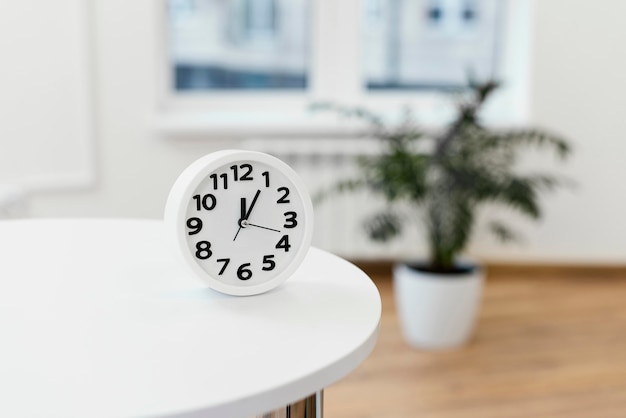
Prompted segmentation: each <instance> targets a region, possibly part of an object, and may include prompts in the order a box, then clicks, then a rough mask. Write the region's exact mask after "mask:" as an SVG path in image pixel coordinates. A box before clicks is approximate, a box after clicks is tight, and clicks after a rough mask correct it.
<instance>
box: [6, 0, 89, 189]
mask: <svg viewBox="0 0 626 418" xmlns="http://www.w3.org/2000/svg"><path fill="white" fill-rule="evenodd" d="M87 5H88V2H85V1H82V0H55V1H46V0H21V1H4V2H1V3H0V184H13V185H19V186H23V187H24V188H26V189H29V190H32V189H34V190H46V189H51V188H53V189H56V188H66V187H84V186H87V185H89V184H91V182H92V181H93V171H94V167H93V155H92V147H93V129H92V116H93V115H92V107H91V106H92V104H91V94H90V71H89V69H90V67H89V65H90V59H89V53H90V51H89V37H88V33H89V31H88V11H87Z"/></svg>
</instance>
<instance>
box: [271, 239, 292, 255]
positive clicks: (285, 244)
mask: <svg viewBox="0 0 626 418" xmlns="http://www.w3.org/2000/svg"><path fill="white" fill-rule="evenodd" d="M275 248H278V249H281V248H282V249H283V250H285V252H288V251H289V248H291V245H290V244H289V235H283V236H282V238H281V239H280V241H278V243H276V247H275Z"/></svg>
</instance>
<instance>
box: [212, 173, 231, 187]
mask: <svg viewBox="0 0 626 418" xmlns="http://www.w3.org/2000/svg"><path fill="white" fill-rule="evenodd" d="M218 177H219V178H218ZM209 178H210V179H211V180H213V189H214V190H217V189H218V188H219V185H220V182H219V179H220V178H221V179H222V183H223V185H224V190H226V189H228V175H227V174H226V173H222V174H220V175H219V176H218V175H217V174H215V173H213V174H211V175H210V176H209Z"/></svg>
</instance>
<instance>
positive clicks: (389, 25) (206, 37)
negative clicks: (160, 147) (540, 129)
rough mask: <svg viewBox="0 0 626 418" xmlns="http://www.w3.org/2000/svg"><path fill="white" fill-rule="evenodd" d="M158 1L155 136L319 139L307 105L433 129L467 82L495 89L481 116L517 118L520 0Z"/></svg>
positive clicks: (522, 32) (524, 25)
mask: <svg viewBox="0 0 626 418" xmlns="http://www.w3.org/2000/svg"><path fill="white" fill-rule="evenodd" d="M165 1H166V2H167V5H168V7H167V13H166V18H165V19H164V21H165V22H166V30H165V33H166V44H167V48H165V54H164V63H165V65H164V66H165V67H166V68H167V71H166V77H164V79H163V83H162V86H164V97H165V100H164V102H163V103H164V108H166V110H167V112H168V115H167V117H165V118H160V119H161V120H162V121H163V122H162V123H161V125H163V126H164V127H165V129H167V128H168V127H170V128H172V129H174V130H180V129H185V127H186V126H189V125H190V124H191V125H193V124H195V126H193V127H192V128H194V129H196V130H201V131H203V130H209V131H210V130H212V129H213V128H215V126H216V124H217V125H219V127H218V128H216V129H217V130H219V131H220V132H230V131H232V130H234V131H237V130H238V129H239V130H241V129H244V128H245V129H250V130H251V131H253V132H258V133H260V134H262V133H264V132H267V131H268V130H269V131H270V132H273V131H272V129H274V128H277V127H278V128H279V129H278V130H279V131H280V130H281V128H280V127H284V126H289V129H287V130H286V131H281V132H282V133H285V132H287V133H294V134H300V133H305V134H306V133H311V129H312V130H313V131H315V130H318V131H320V132H326V131H327V130H325V128H324V127H322V128H320V126H321V125H320V123H319V117H318V116H315V117H316V118H318V119H316V120H315V121H312V119H311V115H310V112H308V110H307V109H308V105H309V104H310V103H311V102H315V101H332V102H337V103H343V104H348V105H354V104H359V105H364V106H367V107H369V108H371V109H374V110H377V111H379V112H381V111H382V112H383V113H385V112H388V113H389V114H397V113H398V109H399V108H401V107H402V106H403V105H407V104H408V105H411V106H413V107H414V108H416V111H417V113H418V115H419V118H420V120H421V121H423V122H426V123H427V124H440V123H442V122H444V121H445V120H446V118H447V117H449V116H450V115H451V113H452V108H450V106H449V105H447V106H448V107H447V108H446V105H445V103H446V102H449V100H448V98H447V97H444V96H442V95H441V92H442V91H447V90H449V89H451V88H453V89H457V88H460V87H462V86H463V85H465V83H466V82H467V80H468V76H470V75H471V76H473V77H475V78H477V79H480V80H483V79H487V78H490V77H495V78H497V79H499V80H501V81H503V82H504V83H505V88H504V89H501V90H500V92H499V93H498V94H499V96H498V97H494V99H496V100H495V101H497V102H498V103H497V104H495V105H494V106H492V108H493V111H490V112H491V114H492V117H487V119H488V120H490V119H492V120H496V121H498V122H503V123H510V122H511V121H513V122H516V121H521V120H523V119H524V117H525V116H526V113H527V112H526V105H527V98H526V94H527V93H526V91H527V89H526V83H527V79H528V70H527V64H528V63H527V61H528V60H527V58H526V56H527V54H528V47H529V41H528V38H529V36H528V34H529V28H528V26H529V11H528V9H529V6H528V0H341V1H333V0H165ZM194 115H195V116H194ZM335 125H337V123H336V121H335ZM270 126H271V127H272V128H271V129H270V128H268V127H270ZM257 128H259V129H257ZM333 129H334V128H329V130H330V131H332V130H333ZM213 130H215V129H213ZM303 131H304V132H303ZM316 132H317V131H315V132H313V133H316Z"/></svg>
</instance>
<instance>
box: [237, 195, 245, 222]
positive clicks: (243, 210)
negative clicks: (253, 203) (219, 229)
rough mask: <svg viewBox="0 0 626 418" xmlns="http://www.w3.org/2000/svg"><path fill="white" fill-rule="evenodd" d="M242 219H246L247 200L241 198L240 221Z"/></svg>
mask: <svg viewBox="0 0 626 418" xmlns="http://www.w3.org/2000/svg"><path fill="white" fill-rule="evenodd" d="M242 219H246V198H245V197H242V198H241V216H240V217H239V221H241V220H242Z"/></svg>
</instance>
